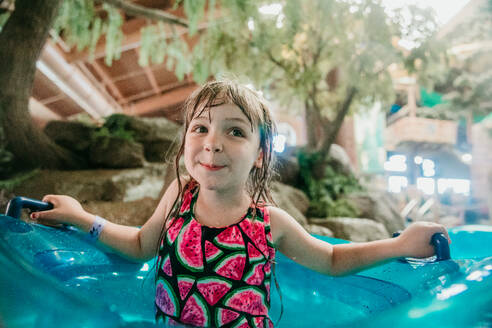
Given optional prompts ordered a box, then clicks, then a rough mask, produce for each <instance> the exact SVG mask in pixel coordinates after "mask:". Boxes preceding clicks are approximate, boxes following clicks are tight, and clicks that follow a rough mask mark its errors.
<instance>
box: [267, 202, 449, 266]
mask: <svg viewBox="0 0 492 328" xmlns="http://www.w3.org/2000/svg"><path fill="white" fill-rule="evenodd" d="M269 212H270V221H271V229H272V238H273V241H274V244H275V246H276V247H277V248H278V250H280V252H282V253H283V254H284V255H286V256H287V257H289V258H291V259H292V260H293V261H295V262H297V263H299V264H301V265H303V266H306V267H308V268H310V269H312V270H315V271H317V272H320V273H324V274H329V275H334V276H341V275H347V274H351V273H354V272H357V271H360V270H363V269H366V268H369V267H371V266H374V265H376V264H379V263H382V262H384V261H387V260H391V259H395V258H398V257H428V256H432V255H433V254H434V248H433V247H432V246H431V245H430V243H429V242H430V240H431V237H432V235H433V234H434V233H436V232H442V233H444V234H445V236H446V237H447V238H448V240H449V236H448V234H447V232H446V229H444V227H443V226H441V225H439V224H435V223H431V222H418V223H415V224H412V225H410V226H409V227H408V228H407V229H406V230H405V231H404V232H403V233H402V234H401V235H400V236H399V237H397V238H391V239H383V240H377V241H372V242H365V243H350V244H339V245H331V244H330V243H327V242H325V241H322V240H319V239H317V238H315V237H313V236H312V235H310V234H309V233H307V232H306V230H304V228H303V227H302V226H301V225H300V224H299V223H298V222H297V221H296V220H295V219H294V218H292V217H291V216H290V215H289V214H287V213H286V212H285V211H283V210H281V209H279V208H276V207H269Z"/></svg>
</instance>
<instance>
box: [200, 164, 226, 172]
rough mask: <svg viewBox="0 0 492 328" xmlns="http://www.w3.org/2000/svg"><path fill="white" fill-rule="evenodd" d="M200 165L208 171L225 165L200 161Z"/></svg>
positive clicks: (216, 169)
mask: <svg viewBox="0 0 492 328" xmlns="http://www.w3.org/2000/svg"><path fill="white" fill-rule="evenodd" d="M200 165H201V166H203V167H204V168H206V169H207V170H209V171H218V170H220V169H223V168H224V167H225V165H214V164H204V163H200Z"/></svg>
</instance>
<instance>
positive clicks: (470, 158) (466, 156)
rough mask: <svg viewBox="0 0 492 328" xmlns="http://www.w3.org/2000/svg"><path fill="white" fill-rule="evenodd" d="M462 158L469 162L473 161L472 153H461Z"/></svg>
mask: <svg viewBox="0 0 492 328" xmlns="http://www.w3.org/2000/svg"><path fill="white" fill-rule="evenodd" d="M461 160H462V161H463V162H465V163H467V164H469V163H471V161H472V155H471V154H463V155H461Z"/></svg>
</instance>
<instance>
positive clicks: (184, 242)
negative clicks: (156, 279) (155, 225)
mask: <svg viewBox="0 0 492 328" xmlns="http://www.w3.org/2000/svg"><path fill="white" fill-rule="evenodd" d="M201 239H202V228H201V226H200V224H199V223H198V222H196V221H195V220H189V221H188V223H187V224H185V225H184V227H183V228H182V229H181V231H180V232H179V235H178V245H177V247H176V257H177V259H178V261H179V262H180V263H181V264H182V265H183V266H184V267H186V268H187V269H188V270H190V271H194V272H199V271H202V270H203V255H202V245H201Z"/></svg>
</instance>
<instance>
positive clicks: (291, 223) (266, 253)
mask: <svg viewBox="0 0 492 328" xmlns="http://www.w3.org/2000/svg"><path fill="white" fill-rule="evenodd" d="M274 133H275V126H274V123H273V121H272V118H271V116H270V113H269V111H268V109H267V107H266V105H265V104H264V102H263V101H262V100H261V99H260V97H259V96H258V95H257V94H256V93H255V92H254V91H251V90H249V89H248V88H246V87H243V86H240V85H238V84H236V83H234V82H227V81H216V82H210V83H207V84H206V85H205V86H203V87H202V88H201V89H199V90H197V91H196V92H195V93H193V94H192V95H191V97H190V98H189V99H188V101H187V103H186V105H185V122H184V134H183V140H182V142H181V146H180V148H179V151H178V153H177V156H176V162H175V164H176V167H179V160H180V159H181V157H182V156H184V163H185V167H186V170H187V173H188V175H189V177H181V176H180V175H179V171H178V170H177V169H176V173H177V179H176V180H175V181H174V182H173V183H172V184H171V185H170V187H169V188H168V189H167V191H166V192H165V194H164V196H163V197H162V199H161V200H160V203H159V205H158V206H157V209H156V210H155V212H154V214H153V215H152V216H151V217H150V219H149V220H148V221H147V222H146V223H145V224H144V225H143V227H142V228H140V229H139V228H135V227H126V226H121V225H117V224H114V223H110V222H106V221H105V220H104V219H101V218H100V217H97V216H95V215H93V214H90V213H88V212H86V211H85V210H84V209H83V208H82V206H81V205H80V203H79V202H78V201H76V200H75V199H73V198H71V197H68V196H57V195H47V196H45V197H44V199H43V200H44V201H46V202H50V203H53V205H54V209H52V210H50V211H46V212H36V213H33V214H32V218H33V219H35V220H40V222H44V223H48V224H57V223H65V224H72V225H75V226H77V227H78V228H80V229H82V230H84V231H88V232H89V233H90V234H91V236H93V237H94V239H98V240H99V241H100V242H102V243H103V244H105V245H107V246H110V247H111V248H112V249H114V250H115V251H117V252H118V253H120V254H121V255H123V256H125V257H128V258H130V259H134V260H139V261H147V260H149V259H152V258H153V257H154V256H156V255H157V256H158V262H157V263H158V265H157V275H156V295H155V305H156V320H159V319H164V321H165V322H167V323H181V324H186V325H192V326H213V327H220V326H226V325H227V326H232V325H234V326H236V325H237V326H241V327H271V326H273V325H272V322H271V321H270V318H269V317H268V309H269V305H270V280H271V279H270V275H271V271H272V268H271V263H272V262H273V261H274V258H275V249H278V250H279V251H281V252H282V253H283V254H285V255H286V256H288V257H289V258H291V259H293V260H294V261H296V262H297V263H299V264H301V265H304V266H306V267H308V268H311V269H313V270H316V271H318V272H321V273H326V274H330V275H345V274H350V273H353V272H356V271H359V270H362V269H364V268H367V267H369V266H372V265H375V264H377V263H380V262H382V261H385V260H388V259H393V258H397V257H403V256H409V257H427V256H431V255H433V253H434V250H433V248H432V246H431V245H430V244H429V241H430V239H431V236H432V235H433V234H434V233H436V232H442V233H444V234H445V235H446V236H447V232H446V230H445V229H444V227H443V226H441V225H438V224H433V223H417V224H413V225H410V226H409V227H408V228H407V229H406V230H405V231H404V232H403V233H402V234H401V235H400V236H399V237H397V238H393V239H386V240H380V241H374V242H368V243H351V244H343V245H335V246H332V245H331V244H329V243H326V242H324V241H321V240H319V239H316V238H314V237H313V236H311V235H310V234H308V233H307V232H306V231H305V230H304V229H303V228H302V227H301V226H300V225H299V224H298V223H297V222H296V221H295V220H294V219H293V218H292V217H291V216H290V215H289V214H287V213H286V212H284V211H283V210H281V209H279V208H277V207H274V206H271V205H270V204H273V201H272V199H271V197H270V193H269V190H268V182H269V179H270V177H271V172H272V170H271V169H272V162H273V161H272V156H273V154H272V139H273V135H274ZM266 202H269V203H268V204H267V203H266ZM448 239H449V237H448Z"/></svg>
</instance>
